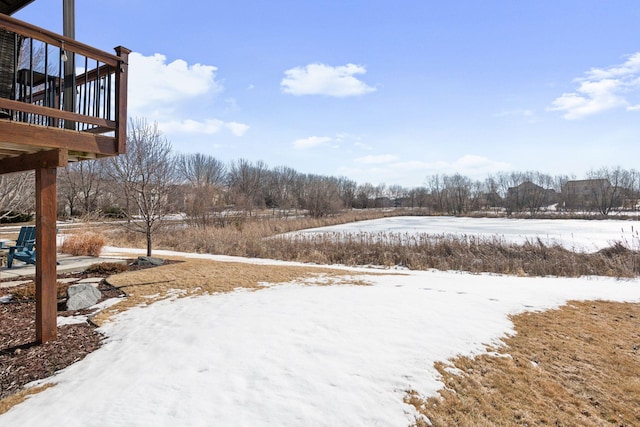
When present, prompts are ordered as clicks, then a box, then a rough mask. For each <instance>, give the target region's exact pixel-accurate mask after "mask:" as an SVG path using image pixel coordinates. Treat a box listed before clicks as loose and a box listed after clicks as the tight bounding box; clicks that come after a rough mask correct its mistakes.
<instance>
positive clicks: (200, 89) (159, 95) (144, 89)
mask: <svg viewBox="0 0 640 427" xmlns="http://www.w3.org/2000/svg"><path fill="white" fill-rule="evenodd" d="M216 70H217V68H216V67H214V66H212V65H202V64H194V65H189V64H187V62H185V61H183V60H182V59H176V60H175V61H173V62H170V63H167V57H166V56H164V55H161V54H159V53H156V54H155V55H152V56H143V55H142V54H140V53H137V52H132V53H131V55H130V56H129V97H128V103H129V109H130V110H131V111H132V113H133V114H134V115H141V113H143V114H144V113H145V112H146V111H147V110H150V109H152V110H158V109H162V107H163V106H166V107H170V106H171V105H172V104H173V103H175V102H177V101H182V100H186V99H190V98H194V97H199V96H204V95H209V96H211V95H215V94H217V93H219V92H221V91H222V90H223V87H222V84H221V83H219V82H218V81H216V79H215V72H216Z"/></svg>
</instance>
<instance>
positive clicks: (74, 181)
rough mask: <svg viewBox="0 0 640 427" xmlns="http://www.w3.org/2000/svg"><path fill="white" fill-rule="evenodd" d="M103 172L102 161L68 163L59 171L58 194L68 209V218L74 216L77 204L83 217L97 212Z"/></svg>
mask: <svg viewBox="0 0 640 427" xmlns="http://www.w3.org/2000/svg"><path fill="white" fill-rule="evenodd" d="M103 172H104V162H103V161H102V160H92V161H83V162H76V163H69V165H68V166H67V167H66V168H64V169H62V170H61V173H60V184H61V185H60V186H59V187H58V193H59V196H60V199H61V200H63V201H64V202H65V203H66V204H67V205H68V207H69V216H73V215H75V214H76V209H75V208H76V206H77V205H78V204H80V206H81V207H82V211H83V213H84V214H85V215H86V214H90V213H95V212H96V211H97V210H98V200H99V198H100V196H101V195H102V194H101V190H102V185H103V184H104V182H105V180H104V173H103Z"/></svg>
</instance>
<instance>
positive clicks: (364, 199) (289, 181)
mask: <svg viewBox="0 0 640 427" xmlns="http://www.w3.org/2000/svg"><path fill="white" fill-rule="evenodd" d="M127 138H128V141H127V153H126V154H125V155H121V156H118V157H113V158H106V159H101V160H96V161H83V162H77V163H71V164H69V166H68V167H66V168H64V169H61V170H60V171H59V174H58V177H59V178H58V214H59V216H60V217H77V216H83V215H92V216H107V217H108V216H112V217H122V218H128V219H133V218H135V219H136V222H135V223H136V224H142V225H141V226H142V227H143V228H144V230H145V232H147V230H153V229H154V228H155V227H157V226H158V224H159V220H160V219H162V218H163V217H165V216H166V215H169V214H172V213H178V212H180V213H184V214H186V217H187V219H188V220H189V221H190V222H191V223H192V224H193V225H195V226H199V227H207V226H210V225H214V224H221V223H222V224H223V223H224V222H225V221H226V220H227V218H229V217H230V215H229V213H230V212H233V213H236V214H237V213H241V214H242V215H253V213H254V212H256V211H258V210H264V209H272V210H273V211H274V212H280V213H282V214H283V215H284V214H291V213H298V214H300V213H304V214H306V215H310V216H314V217H321V216H324V215H329V214H331V213H333V212H336V211H339V210H344V209H368V208H385V207H408V208H422V209H425V210H428V212H429V213H433V214H441V213H444V214H452V215H461V214H467V213H470V212H476V211H496V212H504V213H506V214H513V213H523V212H524V213H527V214H529V215H532V216H535V215H536V214H539V213H540V212H544V211H546V210H548V209H549V208H550V207H553V208H554V209H556V210H564V211H570V212H577V211H580V212H595V213H599V214H602V215H608V214H609V213H611V212H613V211H617V210H622V209H633V210H635V209H636V208H637V205H638V199H640V197H639V195H640V173H639V172H638V171H636V170H625V169H622V168H620V167H614V168H607V167H605V168H600V169H595V170H592V171H589V172H588V173H587V174H586V178H585V179H582V180H577V179H576V178H575V176H572V175H555V176H552V175H548V174H544V173H540V172H535V171H527V172H518V171H511V172H499V173H496V174H493V175H489V176H487V177H486V178H485V179H483V180H473V179H470V178H468V177H466V176H463V175H461V174H457V173H456V174H450V175H448V174H435V175H430V176H427V177H426V179H425V183H424V185H422V186H419V187H414V188H407V187H403V186H400V185H389V186H387V185H385V184H383V183H382V184H377V185H374V184H371V183H364V184H358V183H357V182H355V181H353V180H351V179H349V178H346V177H334V176H323V175H315V174H305V173H300V172H298V171H296V170H295V169H293V168H290V167H287V166H277V167H274V168H271V167H269V166H267V165H266V164H265V163H264V162H262V161H249V160H247V159H238V160H234V161H231V162H229V163H224V162H222V161H220V160H218V159H216V158H215V157H213V156H211V155H207V154H201V153H193V154H179V153H175V152H174V151H173V149H172V146H171V143H170V142H169V141H168V140H167V139H166V138H165V137H164V135H162V133H161V132H160V131H159V130H158V127H157V125H156V124H149V123H147V122H146V121H145V120H144V119H135V120H130V121H129V128H128V137H127ZM32 183H33V175H31V174H29V173H23V174H12V175H3V176H1V177H0V207H1V208H0V209H2V213H1V214H0V215H1V216H3V217H9V216H11V215H15V214H16V213H21V212H29V211H31V210H33V200H34V198H33V187H34V186H33V185H32Z"/></svg>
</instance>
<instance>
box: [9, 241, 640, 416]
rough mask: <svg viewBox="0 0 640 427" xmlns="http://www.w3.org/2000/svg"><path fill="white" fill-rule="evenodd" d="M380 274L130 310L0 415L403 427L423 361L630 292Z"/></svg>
mask: <svg viewBox="0 0 640 427" xmlns="http://www.w3.org/2000/svg"><path fill="white" fill-rule="evenodd" d="M159 254H160V253H159ZM198 257H199V258H202V257H204V256H203V255H199V256H198ZM211 258H212V259H220V258H219V257H211ZM224 259H225V260H229V258H228V257H225V258H224ZM243 261H244V262H252V260H246V259H244V260H243ZM260 262H261V263H268V262H269V261H267V260H261V261H260ZM354 270H356V269H354ZM357 270H358V271H360V272H362V271H363V269H357ZM391 273H393V272H390V274H384V275H377V274H374V272H371V273H369V274H367V275H366V276H365V277H364V278H365V279H366V280H367V281H369V282H370V283H371V286H356V285H335V286H311V285H308V284H304V283H288V284H279V285H274V286H269V287H265V288H264V289H261V290H258V291H247V290H238V291H236V292H233V293H229V294H217V295H210V296H199V297H189V298H182V299H174V300H165V301H161V302H157V303H154V304H152V305H150V306H147V307H140V308H134V309H131V310H128V311H126V312H124V313H121V314H120V315H118V316H117V317H116V318H115V320H114V321H113V322H110V323H107V324H106V325H105V326H103V327H102V328H101V329H102V331H103V332H104V333H105V334H106V336H107V337H108V338H107V339H106V343H105V345H104V346H103V347H102V348H100V349H99V350H97V351H95V352H94V353H92V354H90V355H89V356H87V357H86V358H85V359H84V360H82V361H80V362H78V363H76V364H74V365H72V366H70V367H68V368H67V369H65V370H63V371H61V372H59V373H57V374H56V375H54V376H53V377H51V378H49V379H48V380H45V381H46V382H55V383H57V385H56V386H55V387H52V388H49V389H47V390H45V391H43V392H41V393H38V394H36V395H34V396H32V397H30V398H29V399H28V400H27V401H26V402H24V403H23V404H20V405H18V406H16V407H14V408H13V409H11V410H10V411H9V412H7V413H6V414H4V415H0V425H1V426H5V425H6V426H13V425H20V426H39V427H42V426H58V425H65V426H68V427H73V426H83V427H86V426H107V425H108V426H151V425H152V426H182V425H184V426H186V425H188V426H274V425H277V426H308V425H311V426H372V425H379V426H406V425H408V424H409V423H410V422H411V421H412V420H413V415H414V413H413V410H412V408H411V407H410V406H409V405H406V404H405V403H403V397H404V393H405V391H407V390H409V389H414V390H417V391H418V392H420V393H421V394H423V395H433V394H434V393H436V390H438V389H439V388H440V387H441V384H440V383H439V382H438V376H437V372H436V371H435V369H434V367H433V364H434V362H435V361H439V360H440V361H443V360H447V359H448V358H451V357H454V356H456V355H457V354H467V355H470V354H475V353H478V352H482V351H484V349H485V344H491V343H496V342H497V340H498V339H499V338H500V337H501V336H503V335H504V334H505V333H509V332H510V331H512V329H511V328H512V324H511V323H510V321H509V320H508V315H509V314H510V313H518V312H522V311H526V310H540V309H547V308H552V307H557V306H558V305H561V304H563V303H564V302H566V301H567V300H569V299H609V300H617V301H635V302H638V301H640V281H638V280H615V279H609V278H581V279H560V278H517V277H507V276H495V275H471V274H464V273H456V272H434V271H430V272H425V271H408V272H407V271H403V272H401V273H402V274H398V273H396V274H391ZM356 279H358V280H360V279H363V277H362V276H357V277H356Z"/></svg>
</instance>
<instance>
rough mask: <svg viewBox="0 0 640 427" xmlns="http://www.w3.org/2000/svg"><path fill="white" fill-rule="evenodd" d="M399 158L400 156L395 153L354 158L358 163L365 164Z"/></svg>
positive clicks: (387, 161) (380, 162)
mask: <svg viewBox="0 0 640 427" xmlns="http://www.w3.org/2000/svg"><path fill="white" fill-rule="evenodd" d="M396 160H398V156H394V155H393V154H380V155H377V156H375V155H369V156H364V157H358V158H357V159H355V160H354V162H356V163H362V164H365V165H375V164H384V163H391V162H394V161H396Z"/></svg>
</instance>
